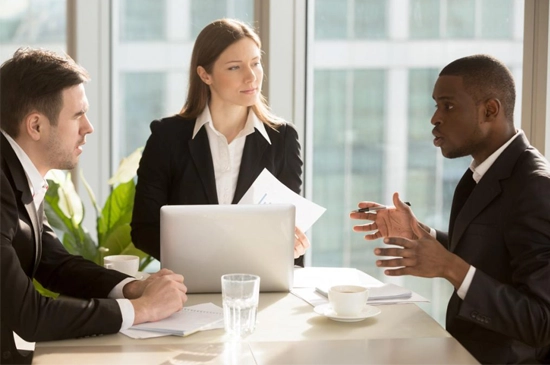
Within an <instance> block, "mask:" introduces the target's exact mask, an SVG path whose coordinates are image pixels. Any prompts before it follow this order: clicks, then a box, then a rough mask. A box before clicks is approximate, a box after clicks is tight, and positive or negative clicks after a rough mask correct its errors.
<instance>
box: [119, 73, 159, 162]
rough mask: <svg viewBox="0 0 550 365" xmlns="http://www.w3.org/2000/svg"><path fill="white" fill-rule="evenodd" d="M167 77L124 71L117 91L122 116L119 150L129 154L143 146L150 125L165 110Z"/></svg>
mask: <svg viewBox="0 0 550 365" xmlns="http://www.w3.org/2000/svg"><path fill="white" fill-rule="evenodd" d="M165 85H166V74H165V73H163V72H124V73H122V74H121V82H120V86H121V88H120V91H119V95H120V96H121V103H122V104H123V105H124V107H123V108H122V110H123V112H124V114H123V115H122V118H123V120H126V121H128V122H129V123H125V124H123V125H122V126H121V127H122V128H124V131H123V133H121V136H122V140H121V141H120V142H121V146H120V147H121V150H122V151H123V154H124V155H125V156H126V155H129V154H130V153H132V152H133V151H135V149H136V148H138V147H142V146H143V145H144V142H143V141H145V140H147V138H148V137H149V134H150V133H151V130H150V129H149V124H150V123H151V121H153V120H154V119H158V118H160V116H161V115H162V112H163V110H164V109H165V108H164V100H166V97H165V89H166V88H165Z"/></svg>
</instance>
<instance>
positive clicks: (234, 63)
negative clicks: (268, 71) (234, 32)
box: [197, 37, 264, 107]
mask: <svg viewBox="0 0 550 365" xmlns="http://www.w3.org/2000/svg"><path fill="white" fill-rule="evenodd" d="M197 72H198V74H199V76H200V77H201V79H202V81H203V82H204V83H206V84H207V85H208V86H209V87H210V92H211V100H210V103H211V105H212V104H217V105H220V106H223V104H226V105H238V106H244V107H249V106H252V105H254V104H256V102H257V101H258V98H259V96H260V93H261V90H262V80H263V76H264V71H263V68H262V64H261V50H260V48H259V47H258V46H257V45H256V43H255V42H254V41H253V40H252V39H250V38H247V37H245V38H243V39H241V40H239V41H237V42H235V43H233V44H232V45H230V46H229V47H227V48H226V49H225V51H223V52H222V53H221V54H220V56H219V57H218V59H217V60H216V62H214V66H213V67H212V73H210V74H208V73H207V72H206V70H205V69H204V68H203V67H202V66H199V67H198V68H197Z"/></svg>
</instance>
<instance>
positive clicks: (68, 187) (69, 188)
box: [57, 172, 84, 227]
mask: <svg viewBox="0 0 550 365" xmlns="http://www.w3.org/2000/svg"><path fill="white" fill-rule="evenodd" d="M57 193H58V195H59V208H60V209H61V210H62V211H63V213H64V214H65V216H67V217H69V218H71V220H72V221H73V225H74V226H75V227H76V226H78V225H80V224H81V223H82V220H83V219H84V205H83V204H82V200H80V197H79V196H78V194H77V193H76V190H75V188H74V184H73V181H72V180H71V173H70V172H68V173H67V175H66V177H65V181H63V182H61V183H60V184H59V189H58V190H57Z"/></svg>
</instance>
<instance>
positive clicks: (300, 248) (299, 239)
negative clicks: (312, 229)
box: [294, 227, 311, 259]
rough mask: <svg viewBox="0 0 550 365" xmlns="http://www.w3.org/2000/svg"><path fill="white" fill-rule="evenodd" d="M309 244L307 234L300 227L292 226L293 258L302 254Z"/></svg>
mask: <svg viewBox="0 0 550 365" xmlns="http://www.w3.org/2000/svg"><path fill="white" fill-rule="evenodd" d="M309 246H311V244H310V243H309V239H308V238H307V236H306V235H305V234H304V232H302V231H301V230H300V228H298V227H295V228H294V258H295V259H297V258H298V257H300V256H302V255H304V254H305V253H306V251H307V249H308V248H309Z"/></svg>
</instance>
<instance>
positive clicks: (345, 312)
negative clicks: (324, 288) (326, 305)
mask: <svg viewBox="0 0 550 365" xmlns="http://www.w3.org/2000/svg"><path fill="white" fill-rule="evenodd" d="M368 299H369V289H368V288H365V287H363V286H358V285H336V286H333V287H331V288H330V289H329V291H328V301H329V302H330V305H331V307H332V310H334V312H336V314H337V315H339V316H344V317H353V316H358V315H359V314H360V313H361V312H362V311H363V309H364V308H365V306H366V305H367V300H368Z"/></svg>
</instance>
